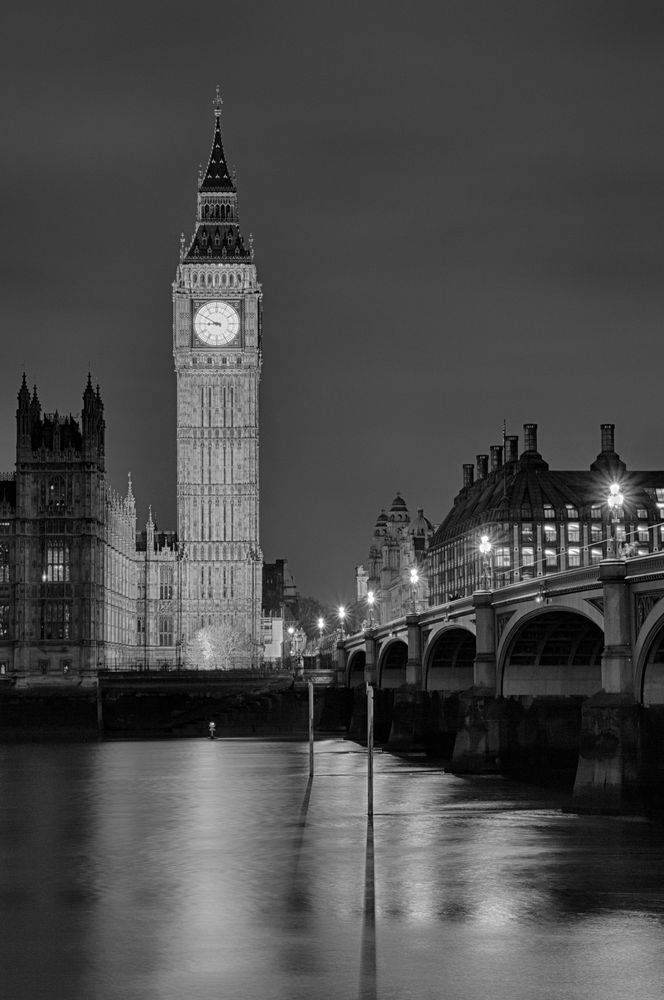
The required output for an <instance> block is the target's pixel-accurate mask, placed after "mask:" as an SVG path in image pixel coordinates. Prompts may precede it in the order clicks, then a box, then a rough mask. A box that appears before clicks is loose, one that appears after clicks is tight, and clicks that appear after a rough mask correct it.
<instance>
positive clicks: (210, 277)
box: [207, 274, 212, 285]
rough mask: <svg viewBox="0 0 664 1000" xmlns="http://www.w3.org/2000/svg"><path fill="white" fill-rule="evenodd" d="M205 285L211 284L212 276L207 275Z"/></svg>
mask: <svg viewBox="0 0 664 1000" xmlns="http://www.w3.org/2000/svg"><path fill="white" fill-rule="evenodd" d="M207 283H208V285H211V284H212V275H211V274H208V276H207Z"/></svg>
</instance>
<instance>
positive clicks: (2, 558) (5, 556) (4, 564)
mask: <svg viewBox="0 0 664 1000" xmlns="http://www.w3.org/2000/svg"><path fill="white" fill-rule="evenodd" d="M0 583H9V545H7V543H6V542H2V541H0Z"/></svg>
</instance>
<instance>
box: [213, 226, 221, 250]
mask: <svg viewBox="0 0 664 1000" xmlns="http://www.w3.org/2000/svg"><path fill="white" fill-rule="evenodd" d="M214 245H215V246H216V247H218V246H220V245H221V236H220V235H219V230H218V229H217V230H216V231H215V234H214Z"/></svg>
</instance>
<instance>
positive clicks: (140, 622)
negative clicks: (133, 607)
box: [136, 615, 145, 636]
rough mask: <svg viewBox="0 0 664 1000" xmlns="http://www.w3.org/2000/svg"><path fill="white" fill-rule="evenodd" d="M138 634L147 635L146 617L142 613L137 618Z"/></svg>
mask: <svg viewBox="0 0 664 1000" xmlns="http://www.w3.org/2000/svg"><path fill="white" fill-rule="evenodd" d="M136 634H137V635H138V636H142V635H145V618H143V617H142V616H140V615H139V617H138V618H137V619H136Z"/></svg>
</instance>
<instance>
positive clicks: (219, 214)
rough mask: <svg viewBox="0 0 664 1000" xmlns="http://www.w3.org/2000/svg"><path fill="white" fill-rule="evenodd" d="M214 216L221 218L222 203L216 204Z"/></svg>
mask: <svg viewBox="0 0 664 1000" xmlns="http://www.w3.org/2000/svg"><path fill="white" fill-rule="evenodd" d="M214 217H215V219H220V218H221V205H216V206H215V209H214Z"/></svg>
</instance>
